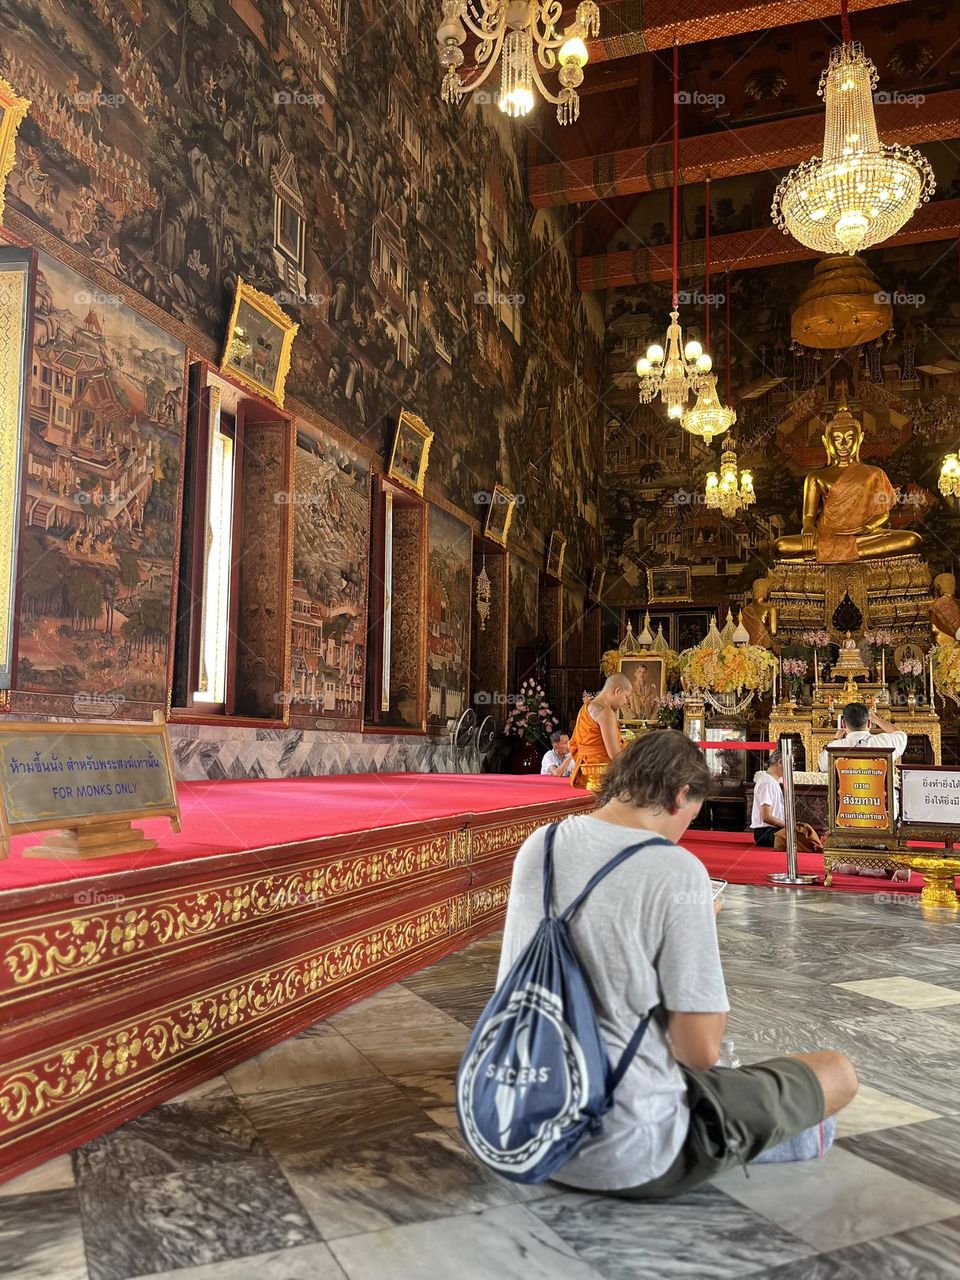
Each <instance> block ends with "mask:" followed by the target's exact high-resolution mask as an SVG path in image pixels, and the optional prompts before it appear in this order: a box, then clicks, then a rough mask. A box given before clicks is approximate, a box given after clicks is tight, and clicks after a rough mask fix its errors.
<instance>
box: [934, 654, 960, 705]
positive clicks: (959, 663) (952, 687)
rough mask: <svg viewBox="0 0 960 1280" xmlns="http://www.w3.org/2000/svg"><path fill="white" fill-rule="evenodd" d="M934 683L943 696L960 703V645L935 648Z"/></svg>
mask: <svg viewBox="0 0 960 1280" xmlns="http://www.w3.org/2000/svg"><path fill="white" fill-rule="evenodd" d="M933 683H934V686H935V687H936V690H937V692H938V693H939V694H940V696H941V697H943V698H952V699H953V700H954V702H957V703H960V645H938V646H937V647H936V648H935V649H934V650H933Z"/></svg>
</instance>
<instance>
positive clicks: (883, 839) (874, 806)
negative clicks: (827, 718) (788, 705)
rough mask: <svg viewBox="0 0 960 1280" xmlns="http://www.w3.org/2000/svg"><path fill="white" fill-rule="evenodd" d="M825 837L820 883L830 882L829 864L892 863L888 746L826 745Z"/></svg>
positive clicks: (894, 840)
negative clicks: (822, 878)
mask: <svg viewBox="0 0 960 1280" xmlns="http://www.w3.org/2000/svg"><path fill="white" fill-rule="evenodd" d="M827 754H828V756H829V758H830V763H829V765H828V774H827V777H828V782H829V787H828V795H829V805H828V811H827V838H826V840H825V841H824V846H823V865H824V868H825V869H826V875H825V876H824V880H823V883H824V884H825V885H827V886H828V887H829V885H830V884H831V883H832V880H833V864H834V863H835V862H858V863H862V865H863V866H864V867H865V868H876V869H877V870H879V871H889V870H893V869H894V868H895V867H896V865H897V864H896V862H895V860H894V855H895V854H896V853H897V850H898V845H899V840H898V834H897V819H896V810H895V808H894V803H893V773H894V769H893V756H894V751H893V747H869V746H862V747H853V746H851V747H845V746H843V744H842V743H841V744H838V745H837V746H828V747H827Z"/></svg>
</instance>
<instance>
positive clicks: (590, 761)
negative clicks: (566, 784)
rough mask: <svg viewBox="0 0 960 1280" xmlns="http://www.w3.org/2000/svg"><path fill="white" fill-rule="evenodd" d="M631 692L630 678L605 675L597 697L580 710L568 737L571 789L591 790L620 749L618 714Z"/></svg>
mask: <svg viewBox="0 0 960 1280" xmlns="http://www.w3.org/2000/svg"><path fill="white" fill-rule="evenodd" d="M632 692H633V685H632V683H631V681H630V677H629V676H625V675H622V674H621V673H620V672H617V673H616V674H614V675H612V676H608V677H607V679H606V681H605V683H604V686H603V688H602V689H601V690H600V692H599V693H598V694H597V696H596V697H595V698H591V700H590V701H589V702H585V703H584V704H583V706H582V707H581V708H580V711H579V713H578V714H577V723H576V725H575V726H574V730H573V735H572V736H571V738H570V754H571V755H572V756H573V759H574V766H573V773H571V775H570V782H571V784H572V785H573V786H575V787H587V788H588V789H590V790H595V789H596V787H595V784H596V783H597V782H598V781H599V779H600V777H601V776H602V774H603V771H604V770H605V769H606V767H607V765H608V764H609V763H610V761H611V760H612V759H613V758H614V756H618V755H619V754H620V752H621V751H622V750H623V735H622V734H621V732H620V718H619V712H620V709H621V708H622V707H623V706H625V705H626V703H627V702H628V701H629V699H630V695H631V693H632Z"/></svg>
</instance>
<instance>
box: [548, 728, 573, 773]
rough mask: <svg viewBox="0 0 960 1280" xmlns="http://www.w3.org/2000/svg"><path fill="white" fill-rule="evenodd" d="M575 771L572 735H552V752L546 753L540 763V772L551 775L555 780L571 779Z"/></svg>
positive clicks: (555, 733)
mask: <svg viewBox="0 0 960 1280" xmlns="http://www.w3.org/2000/svg"><path fill="white" fill-rule="evenodd" d="M572 770H573V756H572V755H571V754H570V735H569V734H568V733H557V732H554V733H551V735H550V750H549V751H545V752H544V755H543V759H542V760H541V761H540V772H541V773H542V774H543V773H549V774H550V775H551V777H554V778H569V777H570V774H571V772H572Z"/></svg>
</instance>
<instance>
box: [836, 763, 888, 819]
mask: <svg viewBox="0 0 960 1280" xmlns="http://www.w3.org/2000/svg"><path fill="white" fill-rule="evenodd" d="M833 767H834V770H835V773H836V783H835V785H836V811H835V813H834V826H835V828H836V829H837V830H838V831H861V832H863V831H878V832H887V831H889V830H890V826H891V821H892V814H891V812H890V807H891V806H890V793H891V786H890V759H889V757H888V756H847V755H841V754H839V753H837V754H835V755H834V757H833Z"/></svg>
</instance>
